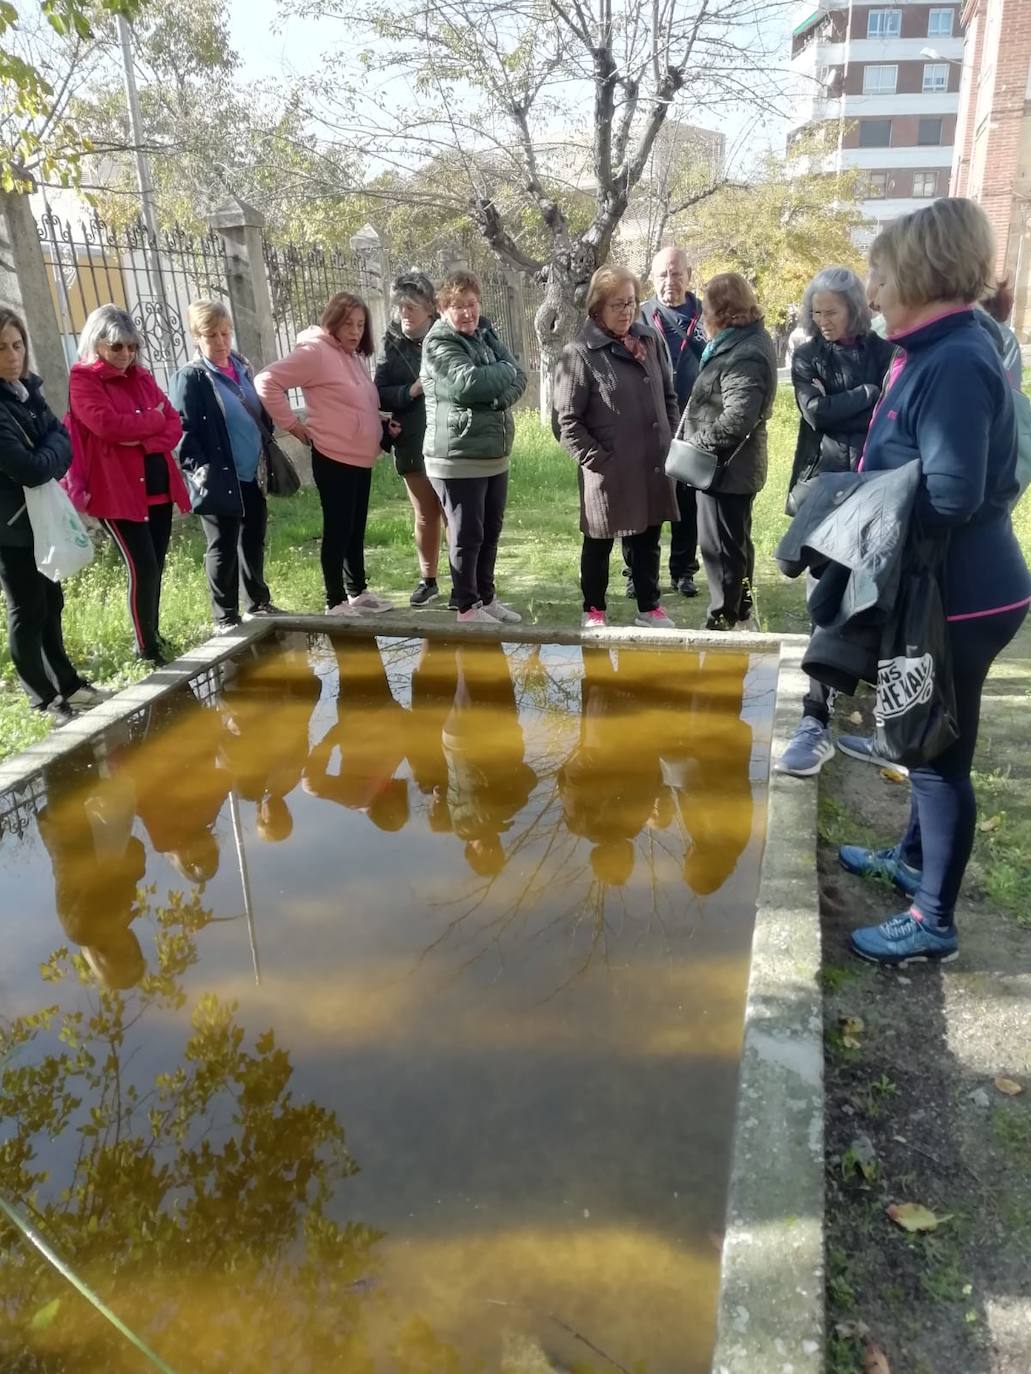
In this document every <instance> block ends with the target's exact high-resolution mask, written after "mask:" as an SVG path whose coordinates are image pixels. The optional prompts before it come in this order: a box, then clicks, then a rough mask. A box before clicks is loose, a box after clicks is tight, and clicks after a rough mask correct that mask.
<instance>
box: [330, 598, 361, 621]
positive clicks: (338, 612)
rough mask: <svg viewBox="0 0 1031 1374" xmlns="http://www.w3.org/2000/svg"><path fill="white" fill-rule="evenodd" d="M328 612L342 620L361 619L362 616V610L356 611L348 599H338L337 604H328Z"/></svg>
mask: <svg viewBox="0 0 1031 1374" xmlns="http://www.w3.org/2000/svg"><path fill="white" fill-rule="evenodd" d="M326 614H327V615H334V616H338V617H339V618H340V619H342V620H360V619H361V617H362V613H361V611H356V610H355V608H354V607H353V606H349V605H348V604H347V602H346V601H338V602H337V604H336V605H335V606H327V607H326Z"/></svg>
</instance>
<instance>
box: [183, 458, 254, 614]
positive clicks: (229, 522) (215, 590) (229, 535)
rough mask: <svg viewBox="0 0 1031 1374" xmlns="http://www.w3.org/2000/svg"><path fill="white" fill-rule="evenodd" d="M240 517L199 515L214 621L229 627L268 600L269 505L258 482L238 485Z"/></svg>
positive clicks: (205, 569)
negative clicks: (242, 606)
mask: <svg viewBox="0 0 1031 1374" xmlns="http://www.w3.org/2000/svg"><path fill="white" fill-rule="evenodd" d="M240 499H241V501H242V502H243V515H242V516H239V515H202V516H201V518H200V522H201V524H202V525H203V526H204V535H205V538H206V539H207V541H208V547H207V549H206V551H205V554H204V571H205V572H206V573H207V575H208V590H209V591H210V592H211V609H212V611H213V613H214V617H215V622H216V624H219V625H232V624H234V623H235V622H236V621H237V620H239V618H240V593H241V591H242V593H243V600H244V610H245V611H253V610H255V609H256V608H257V607H258V606H265V605H267V604H268V602H269V601H270V600H271V597H270V595H269V589H268V585H267V583H266V582H265V531H266V529H267V527H268V506H267V504H266V502H265V497H264V496H263V495H262V492H261V488H260V487H259V486H258V484H257V482H241V483H240Z"/></svg>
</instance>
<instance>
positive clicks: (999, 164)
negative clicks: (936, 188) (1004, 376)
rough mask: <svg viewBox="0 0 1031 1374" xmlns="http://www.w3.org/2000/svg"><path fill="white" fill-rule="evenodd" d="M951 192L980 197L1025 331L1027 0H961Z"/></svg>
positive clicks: (1030, 120)
mask: <svg viewBox="0 0 1031 1374" xmlns="http://www.w3.org/2000/svg"><path fill="white" fill-rule="evenodd" d="M962 19H963V31H964V35H965V51H964V61H963V84H962V86H961V88H960V97H959V105H960V108H959V123H958V127H957V132H956V149H955V159H954V162H953V167H952V194H953V195H956V196H972V197H973V198H974V199H975V200H977V201H980V203H981V205H982V206H983V207H984V210H985V213H986V214H987V216H988V218H989V219H990V220H991V222H992V228H993V229H994V230H995V247H996V271H997V272H998V274H999V276H1000V277H1006V278H1008V279H1009V281H1010V283H1011V284H1012V286H1013V292H1014V298H1015V299H1014V308H1013V327H1014V328H1015V329H1016V330H1017V332H1018V334H1019V335H1020V336H1021V338H1022V339H1025V340H1026V339H1027V338H1028V336H1029V334H1031V0H966V4H965V5H964V8H963V14H962Z"/></svg>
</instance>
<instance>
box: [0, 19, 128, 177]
mask: <svg viewBox="0 0 1031 1374" xmlns="http://www.w3.org/2000/svg"><path fill="white" fill-rule="evenodd" d="M143 3H145V0H40V2H39V4H38V6H31V5H30V6H29V7H28V8H27V9H26V8H25V7H24V6H23V8H22V10H19V8H18V7H17V6H16V5H15V4H14V3H13V0H0V190H3V191H22V192H24V191H29V190H31V189H32V186H33V184H34V182H35V180H37V179H40V178H41V179H43V180H58V181H61V182H62V183H63V184H65V185H68V184H70V183H71V182H73V181H75V180H77V179H78V176H79V172H80V163H81V158H82V155H83V153H84V152H87V151H89V147H90V145H89V141H88V139H86V138H85V137H84V135H83V134H82V133H81V131H80V130H79V129H78V127H77V125H76V123H75V121H74V119H73V118H71V117H70V113H69V106H70V103H71V100H72V95H73V91H74V90H75V88H76V87H77V86H78V84H79V83H80V82H81V81H82V79H83V77H84V76H85V75H86V74H87V73H88V72H89V71H91V70H92V69H93V67H94V65H95V63H96V60H97V57H98V53H99V50H100V46H99V45H100V42H101V40H102V39H103V38H104V37H105V35H106V36H108V37H110V36H111V31H112V25H111V20H112V17H113V16H115V15H123V16H124V17H125V18H126V19H132V18H134V17H135V16H136V15H137V14H138V13H139V12H140V9H141V6H142V4H143Z"/></svg>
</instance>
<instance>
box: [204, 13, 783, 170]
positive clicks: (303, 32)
mask: <svg viewBox="0 0 1031 1374" xmlns="http://www.w3.org/2000/svg"><path fill="white" fill-rule="evenodd" d="M278 12H279V3H278V0H230V14H231V25H230V33H231V39H232V43H233V46H234V48H235V49H236V51H237V52H238V53H239V54H240V57H241V59H242V61H243V64H244V71H245V75H246V76H247V77H248V78H250V79H254V80H259V79H262V78H268V77H272V78H283V77H285V76H304V75H306V74H307V73H309V72H314V71H315V70H316V69H317V67H318V59H319V55H320V54H321V52H322V51H323V50H324V49H325V48H327V47H328V46H331V45H335V44H336V43H338V42H339V41H340V37H341V34H342V31H343V28H342V25H341V24H340V22H339V21H337V20H324V21H323V20H316V19H310V20H298V19H291V21H290V25H289V30H288V32H287V33H286V34H282V33H275V32H273V27H274V24H275V21H276V17H277V14H278ZM791 17H792V10H791V8H790V7H789V6H788V5H785V8H784V12H783V56H782V58H779V59H778V60H779V61H783V63H784V64H785V65H786V62H787V57H788V37H789V35H790V32H791ZM777 41H779V34H777V33H774V34H773V35H771V37H770V39H768V43H769V44H770V46H772V45H773V43H775V42H777ZM699 123H700V124H702V125H703V126H705V127H709V128H715V127H719V128H720V129H721V131H722V132H723V133H725V134H726V138H727V148H728V150H730V149H732V148H737V149H738V161H737V165H736V166H734V167H731V168H728V171H730V172H731V173H735V172H740V171H741V170H743V169H744V168H745V167H746V166H747V164H748V163H749V162H750V161H752V160H753V159H754V158H755V157H756V156H758V155H759V154H760V153H762V152H764V151H765V150H767V149H768V148H772V149H774V151H777V152H780V151H782V150H783V147H784V139H785V135H786V131H787V124H786V121H785V122H783V123H782V122H779V121H777V120H771V119H770V118H769V117H763V118H761V119H758V120H757V119H756V117H755V116H754V114H746V113H744V112H741V111H737V110H730V111H729V112H728V114H727V117H726V118H725V119H722V120H720V121H716V120H714V119H712V118H711V117H709V118H703V119H700V120H699Z"/></svg>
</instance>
